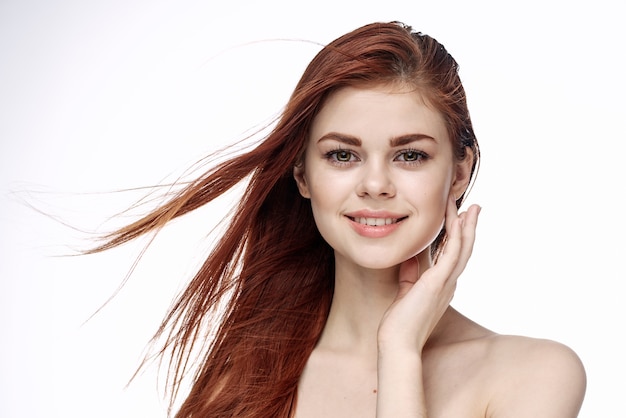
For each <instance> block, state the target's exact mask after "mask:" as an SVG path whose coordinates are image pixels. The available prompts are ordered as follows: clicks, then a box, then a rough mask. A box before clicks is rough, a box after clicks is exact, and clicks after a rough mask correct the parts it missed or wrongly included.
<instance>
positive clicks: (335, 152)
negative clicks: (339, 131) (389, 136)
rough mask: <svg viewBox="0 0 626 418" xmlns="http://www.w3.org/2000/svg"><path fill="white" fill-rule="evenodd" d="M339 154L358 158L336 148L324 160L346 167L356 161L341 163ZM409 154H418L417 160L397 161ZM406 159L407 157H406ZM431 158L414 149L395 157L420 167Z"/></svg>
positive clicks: (406, 150)
mask: <svg viewBox="0 0 626 418" xmlns="http://www.w3.org/2000/svg"><path fill="white" fill-rule="evenodd" d="M338 154H347V155H348V156H349V158H352V157H356V155H355V154H354V152H352V151H350V150H347V149H344V148H335V149H333V150H331V151H328V152H327V153H325V154H324V158H326V159H327V160H329V161H330V162H331V163H333V164H337V165H346V164H352V163H353V162H354V161H351V160H350V161H341V160H338V159H337V155H338ZM407 154H416V156H415V158H417V159H416V160H404V161H402V160H397V158H398V157H400V156H402V155H404V156H406V155H407ZM405 158H406V157H405ZM429 158H430V156H429V155H428V154H426V153H425V152H423V151H420V150H417V149H414V148H408V149H403V150H400V151H398V152H397V153H396V155H395V156H394V159H393V160H394V161H400V162H402V163H405V164H409V165H419V164H422V163H423V162H424V161H425V160H427V159H429Z"/></svg>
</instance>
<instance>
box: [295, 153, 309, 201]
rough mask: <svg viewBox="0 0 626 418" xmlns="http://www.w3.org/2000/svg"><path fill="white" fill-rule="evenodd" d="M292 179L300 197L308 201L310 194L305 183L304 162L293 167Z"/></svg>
mask: <svg viewBox="0 0 626 418" xmlns="http://www.w3.org/2000/svg"><path fill="white" fill-rule="evenodd" d="M293 178H294V179H296V184H297V185H298V190H299V191H300V195H302V197H304V198H305V199H310V198H311V192H310V191H309V185H308V184H307V182H306V176H305V173H304V162H302V161H300V162H298V163H297V164H296V165H295V166H294V167H293Z"/></svg>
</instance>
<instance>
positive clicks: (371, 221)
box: [348, 216, 408, 226]
mask: <svg viewBox="0 0 626 418" xmlns="http://www.w3.org/2000/svg"><path fill="white" fill-rule="evenodd" d="M407 217H408V216H403V217H401V218H355V217H352V216H348V218H349V219H350V220H351V221H352V222H356V223H358V224H361V225H367V226H385V225H392V224H397V223H398V222H401V221H403V220H405V219H406V218H407Z"/></svg>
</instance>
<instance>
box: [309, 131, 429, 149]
mask: <svg viewBox="0 0 626 418" xmlns="http://www.w3.org/2000/svg"><path fill="white" fill-rule="evenodd" d="M326 140H335V141H339V142H341V143H344V144H347V145H352V146H355V147H360V146H361V144H362V142H361V140H360V139H359V138H357V137H355V136H352V135H346V134H341V133H338V132H329V133H327V134H325V135H322V137H321V138H320V139H318V140H317V142H318V143H319V142H322V141H326ZM423 140H429V141H434V142H437V140H436V139H435V138H433V137H432V136H430V135H426V134H408V135H401V136H398V137H394V138H391V139H390V140H389V145H390V146H392V147H401V146H403V145H407V144H410V143H411V142H417V141H423Z"/></svg>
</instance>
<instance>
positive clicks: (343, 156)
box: [326, 149, 357, 163]
mask: <svg viewBox="0 0 626 418" xmlns="http://www.w3.org/2000/svg"><path fill="white" fill-rule="evenodd" d="M326 158H327V159H329V160H331V161H333V162H336V163H350V162H353V161H355V160H357V157H356V155H354V154H353V153H352V151H348V150H345V149H336V150H333V151H330V152H327V153H326Z"/></svg>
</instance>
